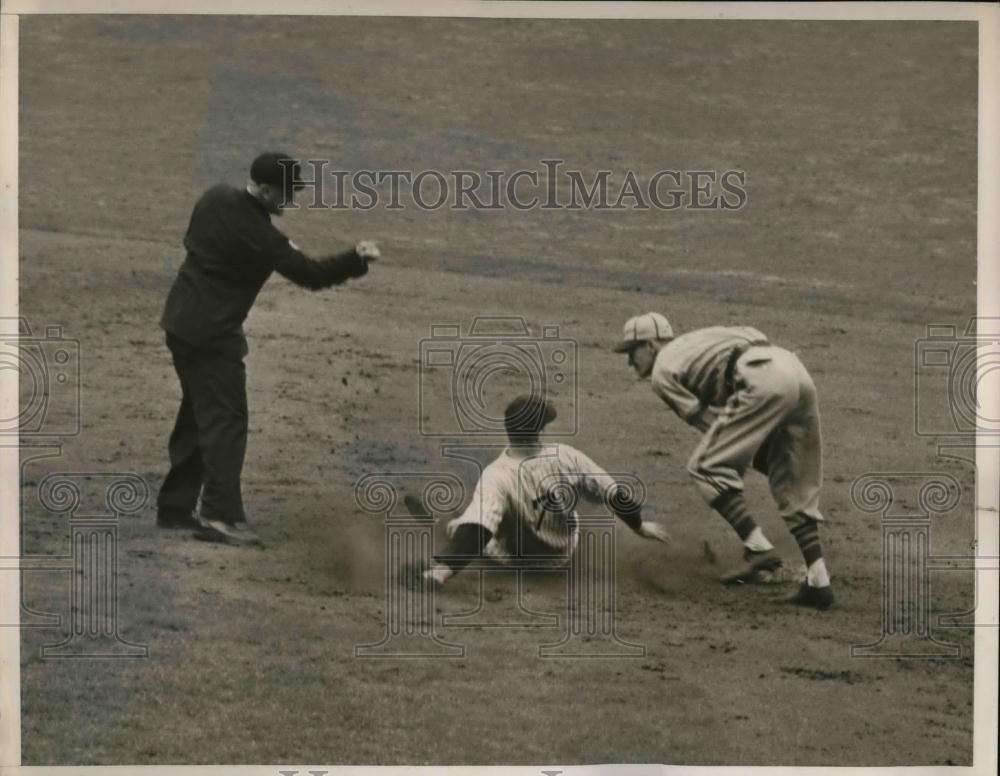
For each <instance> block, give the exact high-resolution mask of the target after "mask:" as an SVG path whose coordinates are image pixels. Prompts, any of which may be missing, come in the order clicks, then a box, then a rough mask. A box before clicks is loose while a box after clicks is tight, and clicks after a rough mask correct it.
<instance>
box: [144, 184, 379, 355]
mask: <svg viewBox="0 0 1000 776" xmlns="http://www.w3.org/2000/svg"><path fill="white" fill-rule="evenodd" d="M184 247H185V248H187V257H186V258H185V259H184V263H183V264H181V268H180V271H179V272H178V273H177V279H176V280H175V281H174V285H173V287H172V288H171V289H170V294H169V295H168V296H167V304H166V308H165V309H164V311H163V317H162V318H161V320H160V325H161V326H162V327H163V328H164V329H165V330H166V331H167V332H168V333H169V334H172V335H173V336H175V337H177V338H179V339H181V340H184V341H185V342H187V343H188V344H190V345H194V346H195V347H199V348H204V349H209V350H225V351H227V352H233V351H239V352H240V355H245V354H246V352H247V348H246V338H245V337H244V335H243V321H244V320H246V317H247V314H248V313H249V312H250V308H251V307H252V306H253V303H254V300H255V299H256V298H257V294H258V293H259V292H260V289H261V288H262V287H263V285H264V283H265V282H266V281H267V279H268V278H269V277H270V276H271V273H272V272H277V273H278V274H279V275H283V276H284V277H286V278H288V279H289V280H291V281H292V282H293V283H296V284H298V285H300V286H304V287H305V288H309V289H312V290H318V289H321V288H327V287H329V286H333V285H337V284H339V283H343V282H344V281H346V280H348V279H350V278H356V277H361V276H362V275H364V274H366V273H367V272H368V262H367V261H366V260H365V259H363V258H362V257H360V256H358V255H357V253H355V251H354V250H350V251H347V252H346V253H342V254H340V255H337V256H330V257H329V258H325V259H319V260H316V259H311V258H309V257H308V256H306V255H305V254H304V253H302V251H300V250H299V249H298V248H296V247H295V245H293V244H292V243H291V241H289V239H288V238H287V237H286V236H285V235H283V234H282V233H281V232H280V231H279V230H278V229H277V227H275V226H274V225H273V224H272V223H271V217H270V215H269V214H268V212H267V211H266V210H265V209H264V207H263V206H262V205H261V204H260V203H259V202H258V201H257V200H256V199H254V198H253V196H251V195H250V194H249V193H248V192H247V191H245V190H241V189H235V188H233V187H231V186H227V185H224V184H220V185H218V186H213V187H212V188H210V189H209V190H208V191H206V192H205V193H204V194H203V195H202V197H201V199H199V200H198V202H197V204H195V206H194V211H193V212H192V213H191V223H190V224H189V225H188V230H187V234H186V235H185V236H184Z"/></svg>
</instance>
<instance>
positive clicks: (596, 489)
mask: <svg viewBox="0 0 1000 776" xmlns="http://www.w3.org/2000/svg"><path fill="white" fill-rule="evenodd" d="M559 452H560V457H561V458H562V459H563V462H564V465H565V467H566V474H567V476H569V477H570V479H571V480H572V482H573V485H574V486H575V487H576V489H577V492H578V493H580V495H582V496H586V497H588V498H590V499H592V500H593V501H604V500H605V499H606V498H607V497H608V495H609V494H610V493H611V490H612V489H613V488H614V487H615V481H614V478H612V477H611V475H610V474H608V473H607V472H606V471H604V469H603V468H601V467H600V466H598V465H597V464H596V463H594V461H593V460H591V459H590V458H589V457H588V456H587V455H585V454H584V453H581V452H580V451H579V450H577V449H576V448H575V447H570V446H569V445H560V446H559Z"/></svg>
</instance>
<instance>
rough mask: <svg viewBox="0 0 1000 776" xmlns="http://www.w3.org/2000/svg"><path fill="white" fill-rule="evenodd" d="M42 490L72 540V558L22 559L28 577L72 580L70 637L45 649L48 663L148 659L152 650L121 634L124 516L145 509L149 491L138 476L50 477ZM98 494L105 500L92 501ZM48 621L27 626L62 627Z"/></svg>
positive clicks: (55, 617) (42, 500)
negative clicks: (65, 522) (64, 518)
mask: <svg viewBox="0 0 1000 776" xmlns="http://www.w3.org/2000/svg"><path fill="white" fill-rule="evenodd" d="M37 487H38V500H39V502H40V503H41V505H42V506H43V507H44V508H45V509H46V510H47V511H48V512H49V513H50V514H54V515H66V516H68V518H69V519H68V525H69V539H70V550H69V554H67V555H61V556H36V555H24V554H22V556H21V557H20V558H18V561H19V563H18V570H19V571H21V572H22V573H23V572H24V571H38V572H43V571H44V572H58V573H61V574H69V576H70V585H69V595H68V608H69V613H70V617H69V621H68V622H69V627H68V633H67V634H66V637H65V638H64V639H63V640H62V641H60V642H57V643H52V644H45V645H43V646H42V648H41V657H42V659H77V660H81V659H82V660H107V659H122V658H126V659H127V658H144V657H147V656H148V655H149V648H148V647H147V646H146V645H143V644H133V643H131V642H129V641H127V640H126V639H124V638H122V636H121V635H120V633H119V618H118V527H119V523H120V520H121V518H122V517H123V516H125V515H130V514H135V513H137V512H139V511H140V510H141V509H142V508H143V506H145V504H146V502H147V500H148V497H149V486H148V485H147V484H146V482H145V480H143V479H142V478H141V477H139V476H138V475H135V474H128V473H126V474H108V473H103V472H100V473H97V472H95V473H85V472H84V473H76V472H74V473H64V472H56V473H52V474H49V475H48V476H46V477H44V478H43V479H42V480H41V482H39V483H38V486H37ZM95 491H100V497H99V499H95V498H91V496H93V494H94V492H95ZM85 494H86V495H87V496H88V498H87V499H86V500H85V498H84V496H85ZM23 611H24V605H23V602H22V613H23ZM48 617H49V619H48V621H43V622H33V623H28V624H24V623H22V624H21V626H22V627H34V628H45V627H61V626H62V623H63V619H62V617H61V616H58V615H49V616H48Z"/></svg>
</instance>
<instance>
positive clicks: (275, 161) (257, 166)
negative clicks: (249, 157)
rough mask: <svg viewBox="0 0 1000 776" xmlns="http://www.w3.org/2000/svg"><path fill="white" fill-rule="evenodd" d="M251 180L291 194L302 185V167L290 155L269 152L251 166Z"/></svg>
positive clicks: (259, 157)
mask: <svg viewBox="0 0 1000 776" xmlns="http://www.w3.org/2000/svg"><path fill="white" fill-rule="evenodd" d="M250 180H252V181H253V182H254V183H267V184H268V185H270V186H277V187H279V188H282V189H283V190H284V191H285V192H291V191H292V190H293V189H295V188H297V187H300V186H301V185H302V165H300V164H299V162H298V160H297V159H295V158H294V157H293V156H290V155H289V154H285V153H282V152H280V151H267V152H265V153H263V154H261V155H260V156H258V157H257V158H256V159H254V160H253V163H252V164H251V165H250Z"/></svg>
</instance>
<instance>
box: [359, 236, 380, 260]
mask: <svg viewBox="0 0 1000 776" xmlns="http://www.w3.org/2000/svg"><path fill="white" fill-rule="evenodd" d="M354 251H355V253H357V254H358V256H360V257H361V258H362V259H364V260H365V261H376V260H377V259H380V258H382V252H381V251H380V250H379V249H378V245H376V244H375V243H374V242H372V241H371V240H362V241H361V242H359V243H358V244H357V245H355V246H354Z"/></svg>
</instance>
